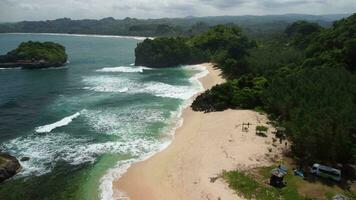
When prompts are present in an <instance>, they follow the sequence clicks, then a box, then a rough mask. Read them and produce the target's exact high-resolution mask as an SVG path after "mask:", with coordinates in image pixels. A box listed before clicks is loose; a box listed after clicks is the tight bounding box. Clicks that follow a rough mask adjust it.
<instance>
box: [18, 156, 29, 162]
mask: <svg viewBox="0 0 356 200" xmlns="http://www.w3.org/2000/svg"><path fill="white" fill-rule="evenodd" d="M29 160H30V157H22V158H21V159H20V161H21V162H24V161H29Z"/></svg>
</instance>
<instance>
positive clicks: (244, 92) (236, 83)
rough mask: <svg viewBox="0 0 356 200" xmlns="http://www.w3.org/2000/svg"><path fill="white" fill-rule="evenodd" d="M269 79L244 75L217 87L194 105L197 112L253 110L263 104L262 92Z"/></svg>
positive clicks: (202, 96)
mask: <svg viewBox="0 0 356 200" xmlns="http://www.w3.org/2000/svg"><path fill="white" fill-rule="evenodd" d="M266 82H267V79H266V78H264V77H258V76H257V77H254V76H252V75H251V74H250V75H243V76H241V77H240V78H238V79H232V80H229V81H227V82H226V83H224V84H221V85H216V86H214V87H213V88H212V89H211V90H207V91H206V92H204V93H203V94H201V95H199V96H198V97H197V98H196V99H195V101H194V102H193V104H192V108H193V110H195V111H205V112H212V111H221V110H224V109H227V108H238V107H240V108H248V109H252V108H255V107H257V106H259V105H261V104H262V99H261V97H262V94H263V93H262V92H263V91H264V88H265V87H266Z"/></svg>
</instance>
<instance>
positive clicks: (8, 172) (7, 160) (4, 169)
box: [0, 152, 21, 183]
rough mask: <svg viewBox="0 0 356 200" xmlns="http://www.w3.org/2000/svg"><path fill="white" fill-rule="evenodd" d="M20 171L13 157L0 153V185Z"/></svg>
mask: <svg viewBox="0 0 356 200" xmlns="http://www.w3.org/2000/svg"><path fill="white" fill-rule="evenodd" d="M20 170H21V165H20V163H19V161H18V160H17V159H16V158H15V157H13V156H11V155H9V154H7V153H2V152H0V183H1V182H3V181H5V180H6V179H9V178H11V177H12V176H14V175H15V174H17V173H18V172H19V171H20Z"/></svg>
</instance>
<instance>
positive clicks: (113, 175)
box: [99, 65, 209, 200]
mask: <svg viewBox="0 0 356 200" xmlns="http://www.w3.org/2000/svg"><path fill="white" fill-rule="evenodd" d="M185 68H187V69H198V70H200V71H201V72H199V73H197V74H195V75H194V76H193V77H191V78H190V79H189V80H190V81H197V82H198V84H199V85H200V86H201V88H202V89H201V91H198V92H197V94H198V93H200V92H202V91H203V90H204V87H203V84H202V83H201V81H200V79H201V78H203V77H204V76H207V75H208V74H209V71H208V70H207V69H206V67H205V66H203V65H189V66H185ZM192 102H193V98H190V99H187V100H186V101H185V102H184V103H183V105H182V106H180V107H179V109H178V111H177V112H176V113H175V114H173V116H172V119H171V120H172V126H171V127H168V128H170V131H168V132H166V131H163V133H164V132H166V133H168V134H167V135H168V136H172V137H171V139H170V140H169V141H164V142H163V143H162V144H161V145H160V148H158V149H157V150H156V151H152V152H150V153H148V154H146V155H144V156H142V157H141V158H138V159H130V160H124V161H119V162H118V163H117V164H116V166H115V167H114V168H112V169H109V170H108V172H107V173H106V174H105V175H104V176H103V177H102V178H101V179H100V186H99V190H100V199H101V200H129V199H130V198H129V197H128V196H127V195H126V194H125V192H123V191H117V193H116V194H115V193H114V190H113V182H114V181H115V180H118V179H120V178H121V177H122V175H123V174H125V173H126V172H127V170H128V169H129V168H130V167H131V166H132V165H133V164H134V163H137V162H140V161H144V160H147V159H149V158H150V157H152V156H153V155H155V154H156V153H159V152H161V151H163V150H165V149H166V148H167V147H168V146H169V145H170V144H171V143H172V142H173V139H174V135H175V132H176V130H177V129H178V128H180V127H181V126H182V125H183V121H184V119H183V117H182V114H183V110H184V109H185V108H187V107H188V106H190V105H191V103H192ZM174 122H175V123H174ZM115 195H116V196H115Z"/></svg>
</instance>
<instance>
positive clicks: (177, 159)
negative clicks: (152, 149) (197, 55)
mask: <svg viewBox="0 0 356 200" xmlns="http://www.w3.org/2000/svg"><path fill="white" fill-rule="evenodd" d="M202 65H203V66H204V67H206V69H207V70H208V71H209V73H208V74H207V75H206V76H204V77H202V78H199V81H200V82H201V84H202V85H203V87H204V91H205V90H207V89H210V88H211V87H212V86H214V85H216V84H219V83H223V82H224V81H225V80H224V79H223V78H221V76H220V75H221V71H220V70H218V69H215V68H214V67H213V65H212V64H211V63H205V64H202ZM194 97H196V96H194ZM194 97H193V98H194ZM182 119H183V124H182V126H180V127H178V128H177V129H176V130H175V134H174V137H173V140H172V141H171V142H170V144H169V146H168V147H166V148H164V149H163V150H161V151H159V152H158V153H155V154H154V155H152V156H151V157H149V158H147V159H145V160H143V161H139V162H136V163H133V164H132V165H131V166H130V167H129V168H128V170H127V171H126V172H125V173H123V175H122V176H121V177H120V178H117V179H116V180H114V181H113V184H112V185H113V186H112V187H113V192H114V194H113V198H114V199H131V200H140V199H145V200H155V199H168V200H170V199H218V198H221V199H224V200H225V199H239V197H238V196H237V195H236V194H235V193H234V192H233V191H232V190H230V189H228V186H227V185H226V184H225V183H224V181H223V180H221V179H218V180H216V181H214V182H213V181H211V180H212V179H213V178H214V177H217V176H218V175H219V174H220V173H221V172H222V170H233V169H236V168H244V169H247V168H252V167H256V166H262V165H268V164H269V163H270V162H269V161H268V159H266V158H263V156H264V155H265V153H266V152H267V153H268V150H267V148H268V145H269V143H268V142H267V140H271V138H270V137H267V138H261V137H256V136H255V134H254V129H253V127H251V129H250V132H249V133H242V134H241V135H240V134H232V132H238V133H239V132H241V131H239V130H240V129H241V128H236V127H237V125H238V124H241V123H243V122H244V121H246V122H247V121H248V122H253V123H252V124H254V125H252V126H256V125H257V124H258V125H260V124H263V125H266V126H269V125H267V118H266V117H265V116H263V115H261V114H258V113H256V112H254V111H249V110H226V111H223V112H215V113H202V112H194V111H192V109H191V107H190V106H187V107H186V108H185V109H184V110H183V111H182ZM251 130H253V131H251ZM219 132H220V133H219ZM221 134H222V135H221ZM241 152H243V155H240V154H241Z"/></svg>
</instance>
